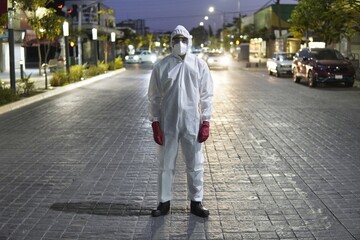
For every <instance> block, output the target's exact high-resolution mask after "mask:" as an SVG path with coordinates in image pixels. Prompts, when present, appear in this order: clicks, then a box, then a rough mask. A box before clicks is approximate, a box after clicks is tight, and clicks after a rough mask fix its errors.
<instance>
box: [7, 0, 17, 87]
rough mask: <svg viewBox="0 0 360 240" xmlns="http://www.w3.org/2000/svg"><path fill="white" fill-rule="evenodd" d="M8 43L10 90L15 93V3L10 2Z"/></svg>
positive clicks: (8, 4)
mask: <svg viewBox="0 0 360 240" xmlns="http://www.w3.org/2000/svg"><path fill="white" fill-rule="evenodd" d="M7 6H8V35H9V38H8V41H9V57H10V62H9V64H10V88H11V90H12V91H13V92H15V91H16V77H15V61H14V60H15V51H14V48H15V39H14V22H13V21H14V15H15V10H14V2H13V0H8V2H7Z"/></svg>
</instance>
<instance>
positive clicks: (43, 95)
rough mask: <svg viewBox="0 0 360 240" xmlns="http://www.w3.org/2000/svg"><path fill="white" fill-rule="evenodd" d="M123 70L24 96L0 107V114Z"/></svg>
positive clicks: (123, 69)
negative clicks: (27, 96)
mask: <svg viewBox="0 0 360 240" xmlns="http://www.w3.org/2000/svg"><path fill="white" fill-rule="evenodd" d="M125 70H126V69H125V68H121V69H119V70H115V71H111V72H108V73H105V74H101V75H98V76H95V77H92V78H89V79H86V80H83V81H80V82H76V83H72V84H69V85H66V86H63V87H59V88H56V89H55V90H51V91H48V92H44V93H40V94H37V95H35V96H32V97H29V98H25V99H22V100H19V101H16V102H13V103H9V104H6V105H4V106H1V107H0V115H1V114H3V113H7V112H10V111H12V110H15V109H18V108H21V107H24V106H27V105H29V104H32V103H34V102H38V101H40V100H43V99H46V98H49V97H52V96H55V95H58V94H61V93H64V92H68V91H71V90H73V89H75V88H79V87H82V86H86V85H89V84H91V83H94V82H97V81H100V80H103V79H106V78H108V77H111V76H114V75H116V74H118V73H121V72H123V71H125Z"/></svg>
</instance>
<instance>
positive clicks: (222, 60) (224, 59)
mask: <svg viewBox="0 0 360 240" xmlns="http://www.w3.org/2000/svg"><path fill="white" fill-rule="evenodd" d="M221 62H222V64H223V65H228V64H229V63H230V59H229V58H228V57H223V58H222V59H221Z"/></svg>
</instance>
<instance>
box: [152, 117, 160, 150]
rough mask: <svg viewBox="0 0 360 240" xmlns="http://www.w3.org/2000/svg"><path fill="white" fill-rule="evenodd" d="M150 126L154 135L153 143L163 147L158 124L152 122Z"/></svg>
mask: <svg viewBox="0 0 360 240" xmlns="http://www.w3.org/2000/svg"><path fill="white" fill-rule="evenodd" d="M151 126H152V129H153V133H154V141H155V142H156V143H157V144H159V145H163V134H162V132H161V128H160V123H159V122H153V123H152V124H151Z"/></svg>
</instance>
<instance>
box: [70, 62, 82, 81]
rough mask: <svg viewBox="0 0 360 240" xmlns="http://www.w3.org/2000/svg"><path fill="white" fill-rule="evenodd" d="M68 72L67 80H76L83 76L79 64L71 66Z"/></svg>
mask: <svg viewBox="0 0 360 240" xmlns="http://www.w3.org/2000/svg"><path fill="white" fill-rule="evenodd" d="M69 71H70V74H69V82H70V83H73V82H78V81H80V80H81V79H82V78H83V77H84V67H83V66H80V65H74V66H71V67H70V69H69Z"/></svg>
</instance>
